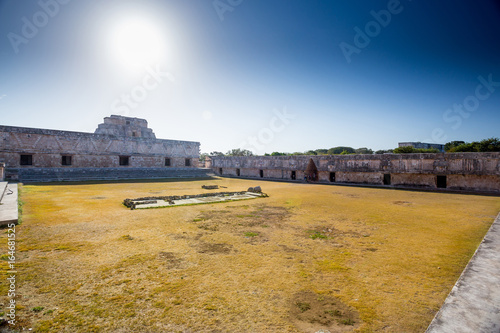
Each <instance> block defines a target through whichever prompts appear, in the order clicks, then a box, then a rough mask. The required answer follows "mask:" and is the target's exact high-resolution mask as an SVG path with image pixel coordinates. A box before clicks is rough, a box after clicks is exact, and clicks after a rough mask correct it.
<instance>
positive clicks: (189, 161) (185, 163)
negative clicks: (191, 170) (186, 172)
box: [184, 158, 191, 167]
mask: <svg viewBox="0 0 500 333" xmlns="http://www.w3.org/2000/svg"><path fill="white" fill-rule="evenodd" d="M184 165H185V166H187V167H188V166H191V160H190V159H189V158H186V160H185V161H184Z"/></svg>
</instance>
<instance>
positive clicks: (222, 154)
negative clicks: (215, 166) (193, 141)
mask: <svg viewBox="0 0 500 333" xmlns="http://www.w3.org/2000/svg"><path fill="white" fill-rule="evenodd" d="M208 155H209V156H224V153H221V152H220V151H213V152H211V153H210V154H208Z"/></svg>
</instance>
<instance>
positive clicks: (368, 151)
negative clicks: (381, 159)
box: [355, 147, 373, 155]
mask: <svg viewBox="0 0 500 333" xmlns="http://www.w3.org/2000/svg"><path fill="white" fill-rule="evenodd" d="M355 152H356V154H370V155H371V154H373V150H371V149H368V148H366V147H363V148H358V149H356V150H355Z"/></svg>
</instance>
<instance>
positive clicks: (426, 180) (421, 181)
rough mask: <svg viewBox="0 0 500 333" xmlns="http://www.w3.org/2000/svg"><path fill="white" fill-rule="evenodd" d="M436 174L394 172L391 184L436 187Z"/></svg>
mask: <svg viewBox="0 0 500 333" xmlns="http://www.w3.org/2000/svg"><path fill="white" fill-rule="evenodd" d="M436 184H437V182H436V175H432V174H418V173H393V174H391V185H394V186H416V187H429V188H436V187H437V185H436Z"/></svg>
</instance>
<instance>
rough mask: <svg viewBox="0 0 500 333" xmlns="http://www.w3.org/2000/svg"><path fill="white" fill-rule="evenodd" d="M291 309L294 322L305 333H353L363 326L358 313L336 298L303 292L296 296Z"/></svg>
mask: <svg viewBox="0 0 500 333" xmlns="http://www.w3.org/2000/svg"><path fill="white" fill-rule="evenodd" d="M290 307H291V309H290V317H291V318H292V321H293V322H294V324H295V325H296V326H297V328H299V329H301V330H302V331H304V332H309V331H311V329H314V332H316V331H318V330H319V329H323V330H328V331H330V332H331V333H333V332H351V331H353V330H354V329H356V328H357V327H359V326H360V325H361V322H360V319H359V314H358V312H357V311H356V310H355V309H353V308H351V307H349V306H348V305H346V304H344V303H343V302H342V301H341V300H340V299H338V298H336V297H332V296H327V295H320V294H316V293H314V292H312V291H302V292H299V293H297V294H295V295H294V297H293V298H292V303H291V305H290ZM311 332H312V331H311Z"/></svg>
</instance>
